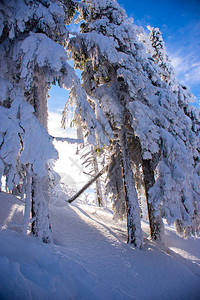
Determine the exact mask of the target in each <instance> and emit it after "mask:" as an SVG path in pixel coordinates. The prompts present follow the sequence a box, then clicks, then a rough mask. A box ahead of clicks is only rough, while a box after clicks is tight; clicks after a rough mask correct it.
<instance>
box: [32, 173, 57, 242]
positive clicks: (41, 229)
mask: <svg viewBox="0 0 200 300" xmlns="http://www.w3.org/2000/svg"><path fill="white" fill-rule="evenodd" d="M48 204H49V194H48V178H46V177H44V178H38V177H37V176H34V177H33V178H32V209H31V212H32V233H33V235H34V236H37V237H38V238H39V240H40V241H42V242H44V243H50V242H52V234H51V226H50V221H49V207H48Z"/></svg>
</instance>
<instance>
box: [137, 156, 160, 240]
mask: <svg viewBox="0 0 200 300" xmlns="http://www.w3.org/2000/svg"><path fill="white" fill-rule="evenodd" d="M142 167H143V174H144V184H145V192H146V199H147V208H148V215H149V226H150V237H151V238H152V239H153V240H159V241H162V239H163V236H164V224H163V220H162V216H161V214H159V215H155V210H154V207H153V205H152V203H149V201H148V199H149V189H150V188H151V187H152V186H153V185H154V184H155V178H154V170H153V167H152V162H151V160H144V159H143V160H142Z"/></svg>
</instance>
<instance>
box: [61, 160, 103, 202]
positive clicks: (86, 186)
mask: <svg viewBox="0 0 200 300" xmlns="http://www.w3.org/2000/svg"><path fill="white" fill-rule="evenodd" d="M107 168H108V165H106V166H105V167H104V168H103V169H102V170H101V171H100V172H99V173H98V174H97V175H96V176H94V177H93V178H92V179H90V181H88V183H86V184H85V185H84V186H83V187H82V189H80V191H78V192H77V193H76V194H75V195H74V196H73V197H72V198H70V199H69V200H66V201H67V202H68V203H72V202H73V201H74V200H75V199H76V198H78V197H79V196H80V195H81V194H82V193H83V192H84V191H85V190H87V188H89V186H90V185H91V184H92V183H93V182H95V181H96V180H97V179H98V178H99V177H100V176H101V175H103V174H104V173H105V172H106V170H107Z"/></svg>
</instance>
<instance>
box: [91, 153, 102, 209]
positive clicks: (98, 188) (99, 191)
mask: <svg viewBox="0 0 200 300" xmlns="http://www.w3.org/2000/svg"><path fill="white" fill-rule="evenodd" d="M92 152H93V154H92V155H93V166H94V174H95V175H97V174H99V168H98V163H97V158H96V156H95V154H94V148H93V147H92ZM96 194H97V202H98V205H99V207H101V206H102V204H103V200H102V199H103V196H102V188H101V180H100V176H99V177H98V178H97V180H96Z"/></svg>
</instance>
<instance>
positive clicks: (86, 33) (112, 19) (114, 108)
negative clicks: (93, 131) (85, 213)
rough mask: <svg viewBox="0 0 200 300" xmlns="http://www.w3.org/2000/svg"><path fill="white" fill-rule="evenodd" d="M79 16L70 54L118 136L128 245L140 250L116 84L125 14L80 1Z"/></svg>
mask: <svg viewBox="0 0 200 300" xmlns="http://www.w3.org/2000/svg"><path fill="white" fill-rule="evenodd" d="M79 13H80V15H79V19H81V18H83V19H84V20H85V22H84V23H82V24H81V27H82V32H83V33H82V34H80V35H77V36H76V37H75V38H72V39H71V42H70V44H69V50H70V51H71V52H72V57H73V58H74V61H75V67H78V68H80V69H83V70H84V71H83V73H82V80H83V87H84V89H85V90H86V92H87V94H89V95H90V96H92V98H93V99H94V98H95V99H98V100H99V104H98V105H99V106H101V109H102V110H103V112H104V114H105V116H107V118H108V120H109V121H110V124H111V126H112V129H113V131H114V133H115V134H116V135H117V139H118V146H119V149H120V152H121V163H122V171H123V174H121V178H122V180H123V187H124V195H125V199H126V207H127V221H128V223H127V224H128V226H127V227H128V241H129V242H130V243H133V244H134V245H135V246H136V247H138V248H140V247H141V246H142V230H141V224H140V213H139V205H138V200H137V194H136V190H135V184H134V179H133V174H132V170H131V167H130V160H129V154H128V147H127V138H126V135H127V133H126V131H127V130H126V128H125V126H124V122H126V119H125V110H126V103H127V99H125V97H124V95H123V94H124V90H123V89H124V87H123V85H122V84H120V83H119V81H118V75H117V69H118V68H119V63H120V61H121V56H120V55H119V54H118V50H117V49H116V48H118V47H119V48H120V46H121V45H120V38H119V39H117V34H118V33H119V32H120V31H121V30H122V32H124V24H123V23H126V24H129V22H127V21H126V15H125V12H124V10H123V9H121V8H120V7H119V6H118V4H117V3H116V2H115V1H82V3H81V5H80V7H79ZM108 31H109V32H108ZM115 37H116V40H115ZM96 102H97V100H96ZM126 125H127V124H126ZM109 186H110V185H109Z"/></svg>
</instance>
